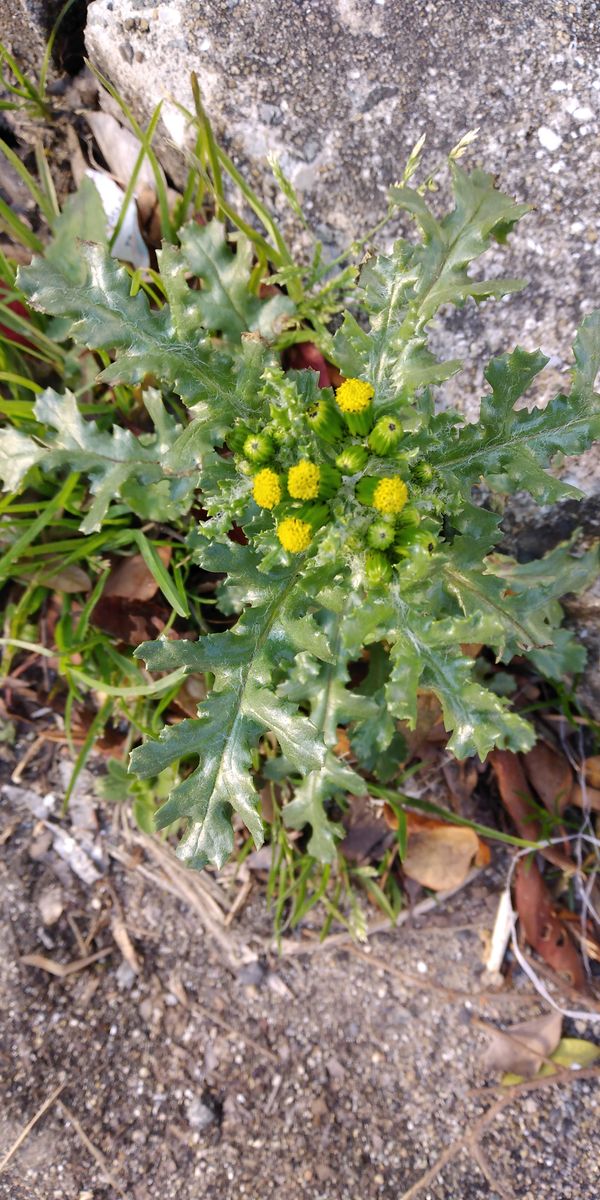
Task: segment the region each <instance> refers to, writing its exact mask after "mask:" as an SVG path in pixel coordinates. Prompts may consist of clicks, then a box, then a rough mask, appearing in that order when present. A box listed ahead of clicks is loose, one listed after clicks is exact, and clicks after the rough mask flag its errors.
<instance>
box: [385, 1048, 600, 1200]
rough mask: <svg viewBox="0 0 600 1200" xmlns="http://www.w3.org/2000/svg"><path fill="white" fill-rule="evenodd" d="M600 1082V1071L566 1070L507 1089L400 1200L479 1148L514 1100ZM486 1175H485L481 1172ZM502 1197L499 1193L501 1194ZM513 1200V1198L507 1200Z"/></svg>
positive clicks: (429, 1182) (448, 1147) (418, 1190)
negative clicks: (565, 1085)
mask: <svg viewBox="0 0 600 1200" xmlns="http://www.w3.org/2000/svg"><path fill="white" fill-rule="evenodd" d="M598 1078H600V1067H583V1068H582V1069H581V1070H579V1071H571V1070H569V1069H566V1070H563V1071H557V1072H556V1074H555V1075H544V1076H542V1077H540V1078H539V1079H526V1080H525V1081H524V1082H523V1083H516V1084H515V1085H514V1087H511V1088H507V1090H506V1094H505V1095H502V1096H498V1097H497V1099H496V1100H494V1103H493V1104H491V1105H490V1107H489V1108H488V1110H487V1112H485V1113H483V1114H482V1116H481V1117H479V1118H478V1119H477V1120H476V1121H475V1122H474V1124H473V1125H471V1126H470V1128H469V1129H468V1130H467V1132H466V1133H463V1135H462V1137H460V1138H458V1139H457V1140H456V1141H454V1142H452V1144H451V1145H449V1146H447V1147H446V1149H445V1150H444V1151H443V1152H442V1154H440V1156H439V1158H438V1159H437V1161H436V1162H434V1164H433V1166H432V1167H429V1170H427V1171H425V1174H424V1175H421V1178H420V1179H417V1181H416V1183H413V1185H412V1187H410V1188H409V1189H408V1191H407V1192H403V1194H402V1196H400V1197H399V1200H413V1197H414V1196H418V1194H419V1192H421V1191H422V1190H423V1188H425V1187H429V1184H431V1183H433V1181H434V1179H435V1178H436V1176H437V1175H439V1173H440V1171H442V1170H443V1169H444V1167H447V1166H448V1163H450V1162H452V1161H453V1159H455V1158H456V1157H457V1156H458V1155H459V1154H460V1152H461V1150H465V1149H466V1150H469V1151H471V1152H472V1151H473V1147H475V1146H478V1145H479V1138H480V1137H481V1134H482V1133H483V1132H484V1130H485V1129H486V1128H487V1126H488V1125H489V1124H491V1122H492V1121H493V1120H495V1118H496V1117H497V1116H498V1115H499V1113H501V1112H502V1111H503V1110H504V1109H505V1108H508V1105H509V1104H512V1102H513V1100H515V1099H516V1098H517V1097H519V1096H522V1095H524V1094H526V1093H528V1092H533V1091H536V1090H537V1089H538V1088H544V1087H554V1086H555V1085H556V1084H558V1083H576V1082H577V1080H579V1079H598ZM484 1174H485V1172H484ZM495 1186H497V1185H495ZM500 1194H501V1195H502V1193H500ZM510 1200H512V1197H511V1198H510Z"/></svg>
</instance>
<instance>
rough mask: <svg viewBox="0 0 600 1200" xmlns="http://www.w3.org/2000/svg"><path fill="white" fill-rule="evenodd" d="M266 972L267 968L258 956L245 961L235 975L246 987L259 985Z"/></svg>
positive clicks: (263, 979)
mask: <svg viewBox="0 0 600 1200" xmlns="http://www.w3.org/2000/svg"><path fill="white" fill-rule="evenodd" d="M266 974H267V968H266V966H265V964H264V963H263V962H261V960H260V959H259V958H255V959H253V961H252V962H249V963H245V964H244V966H243V967H240V969H239V971H238V973H237V977H238V980H239V982H240V983H243V984H245V985H246V987H248V986H251V987H260V985H261V984H262V983H264V981H265V978H266Z"/></svg>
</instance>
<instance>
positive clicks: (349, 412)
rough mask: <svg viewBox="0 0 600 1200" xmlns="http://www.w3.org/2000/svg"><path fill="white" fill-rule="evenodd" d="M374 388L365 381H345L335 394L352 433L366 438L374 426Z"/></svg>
mask: <svg viewBox="0 0 600 1200" xmlns="http://www.w3.org/2000/svg"><path fill="white" fill-rule="evenodd" d="M374 394H375V393H374V391H373V388H372V387H371V384H370V383H367V382H366V381H365V380H364V379H345V380H344V382H343V383H342V385H341V386H340V387H339V388H338V389H337V391H336V393H335V401H336V404H337V406H338V408H339V410H340V412H341V413H343V416H344V420H345V422H346V425H347V426H348V429H349V430H350V433H355V434H358V435H359V436H360V437H364V435H365V434H366V433H368V432H369V430H370V428H371V425H372V424H373V406H372V404H371V400H372V399H373V396H374Z"/></svg>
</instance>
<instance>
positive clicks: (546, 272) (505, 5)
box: [87, 0, 600, 413]
mask: <svg viewBox="0 0 600 1200" xmlns="http://www.w3.org/2000/svg"><path fill="white" fill-rule="evenodd" d="M87 46H88V50H89V53H90V55H91V57H92V59H93V60H95V61H96V62H97V63H98V65H99V66H100V67H101V68H102V69H103V70H104V71H107V72H108V74H109V75H110V77H111V78H112V80H113V81H114V82H115V83H116V84H117V86H118V87H119V88H120V89H122V90H123V92H124V93H125V94H126V95H127V96H128V97H129V98H131V99H134V100H135V103H136V108H137V109H138V111H144V112H145V113H146V114H149V112H150V111H151V109H152V107H153V106H154V105H155V104H156V103H157V101H158V100H159V99H161V98H163V99H164V98H169V97H171V98H173V99H177V100H179V101H181V102H183V103H185V104H187V105H190V90H189V78H188V77H189V72H190V71H191V70H195V71H196V72H197V74H198V77H199V79H200V83H201V86H202V89H203V93H204V97H205V101H206V106H207V109H208V111H209V113H210V114H211V116H212V118H213V120H214V123H215V126H216V129H217V131H218V133H219V135H220V136H221V137H222V138H223V139H224V141H225V143H226V144H227V146H228V147H229V149H230V150H231V151H232V152H233V153H234V154H235V156H236V158H237V159H238V160H239V161H240V162H242V163H244V164H245V165H246V167H249V168H250V170H251V174H252V177H253V181H254V182H255V184H257V185H258V186H259V187H261V188H262V190H263V192H265V193H266V194H267V198H268V199H270V201H271V202H272V203H275V204H278V203H279V201H278V198H277V194H276V189H275V188H274V187H273V186H272V184H271V182H269V180H268V172H267V171H265V159H266V156H267V154H270V153H275V154H278V155H279V156H280V158H281V162H282V165H283V166H284V168H285V170H286V171H287V172H288V174H289V175H290V176H291V178H292V179H293V181H294V183H295V185H296V187H297V188H298V189H299V190H300V192H301V194H302V198H303V201H304V204H305V207H306V210H307V213H308V215H309V217H310V219H311V220H312V222H313V224H314V227H315V228H316V230H317V232H318V233H319V235H320V236H321V237H322V238H323V239H324V240H325V242H326V243H327V244H328V245H332V246H333V245H335V246H340V245H343V244H345V243H346V242H348V241H350V240H351V239H352V238H353V237H355V236H357V235H358V234H363V233H364V232H366V230H368V228H369V227H370V226H371V225H372V224H374V222H375V221H376V220H377V219H378V217H380V216H381V214H382V213H383V211H384V210H385V194H386V188H387V186H388V185H389V184H390V183H391V182H393V181H394V180H395V179H396V178H397V177H398V175H399V174H400V173H401V170H402V167H403V164H404V162H405V161H406V157H407V155H408V153H409V151H410V149H411V147H412V146H413V145H414V143H415V142H416V140H417V138H418V137H419V136H420V135H421V134H422V133H426V134H427V139H428V153H427V160H426V161H427V164H428V165H429V166H431V165H434V164H435V163H437V161H438V159H439V158H440V156H441V155H442V154H443V153H444V152H446V151H448V150H449V149H450V148H451V147H452V146H453V145H454V144H455V143H456V142H457V141H458V139H459V138H460V136H461V135H462V134H463V133H465V131H466V130H469V129H473V128H475V127H479V131H480V132H479V137H478V140H477V143H476V147H475V149H474V151H473V152H472V153H471V154H470V155H469V158H468V159H467V160H465V161H470V162H474V161H480V162H481V164H482V165H484V166H485V167H486V168H487V169H489V170H490V171H492V172H494V173H496V174H498V176H499V177H500V182H501V184H502V186H503V187H505V188H507V189H508V190H510V191H512V192H513V193H514V194H515V195H516V196H518V197H519V198H520V199H524V200H527V201H529V202H530V203H531V204H534V205H535V206H536V212H535V214H534V215H532V216H530V217H529V218H527V219H526V220H525V221H523V223H522V227H521V229H520V231H518V232H517V233H516V234H515V235H514V237H513V238H512V239H511V242H510V249H509V251H508V253H507V254H506V255H501V254H499V255H497V256H496V258H495V260H494V267H496V264H498V265H499V264H500V262H502V261H503V260H504V262H505V266H504V269H505V270H508V272H509V273H510V274H511V275H514V274H519V275H524V276H526V277H528V278H529V279H530V280H531V287H530V288H529V289H528V290H527V292H526V293H525V294H524V295H522V296H519V297H514V298H512V299H510V301H508V302H506V303H503V304H502V305H500V306H497V305H496V306H494V305H490V304H488V305H486V306H483V308H481V309H480V310H478V311H476V310H474V309H473V311H471V312H470V313H469V319H468V320H467V322H466V323H465V322H464V320H463V317H462V316H461V315H460V314H459V315H458V316H453V317H452V318H450V320H449V322H448V323H447V326H446V329H447V332H448V334H451V335H452V341H453V345H454V350H456V349H458V351H459V353H460V351H461V350H462V351H463V352H464V354H465V357H466V358H467V359H472V358H475V359H476V360H477V362H478V364H479V367H478V368H477V369H474V368H470V369H469V370H468V372H467V374H466V376H462V377H461V391H462V394H463V398H464V396H465V392H467V393H469V396H468V400H466V407H467V410H468V411H469V412H471V413H473V412H474V411H475V406H476V397H477V387H476V385H477V384H478V383H479V380H480V378H481V364H482V363H484V362H485V360H486V358H487V357H489V356H490V355H491V354H492V353H496V352H498V351H502V350H504V349H505V348H507V347H511V346H512V344H514V342H515V341H516V340H520V341H521V342H522V343H523V344H525V345H526V346H532V347H533V346H537V345H540V344H541V346H542V348H543V349H544V350H545V351H546V353H547V354H549V355H550V356H551V359H552V366H553V367H554V368H555V371H556V372H560V371H561V370H562V369H563V368H564V366H565V363H566V362H568V361H569V347H570V344H571V340H572V335H573V332H574V329H575V327H576V325H577V323H578V321H579V320H580V319H581V317H582V315H583V314H584V313H585V312H586V311H588V310H589V309H590V308H592V307H594V306H595V305H597V304H598V303H600V274H599V272H598V255H599V253H600V242H599V241H598V230H597V226H598V211H599V205H598V198H597V179H598V170H599V166H600V147H599V145H598V133H599V130H600V123H599V118H600V62H599V60H598V49H599V46H600V6H599V5H598V4H597V3H594V2H590V0H585V2H583V3H582V2H575V3H569V4H567V3H563V2H561V0H554V2H549V0H530V2H529V3H514V2H506V0H491V2H490V0H462V2H461V3H460V4H457V3H456V0H427V2H425V0H360V2H358V0H317V2H316V3H310V2H307V3H297V0H239V3H233V2H230V0H202V2H201V3H200V2H199V0H165V2H163V3H161V4H159V5H153V4H143V3H140V0H93V2H92V3H91V4H90V6H89V10H88V25H87ZM164 118H165V124H166V127H167V129H168V137H169V138H170V139H171V141H172V142H175V143H180V142H181V140H182V137H183V125H184V123H183V120H182V117H181V115H180V114H179V113H178V112H177V110H176V109H175V108H174V106H173V105H172V104H169V103H168V102H167V103H166V106H165V110H164Z"/></svg>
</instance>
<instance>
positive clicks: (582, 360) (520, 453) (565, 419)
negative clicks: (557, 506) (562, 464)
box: [428, 312, 600, 502]
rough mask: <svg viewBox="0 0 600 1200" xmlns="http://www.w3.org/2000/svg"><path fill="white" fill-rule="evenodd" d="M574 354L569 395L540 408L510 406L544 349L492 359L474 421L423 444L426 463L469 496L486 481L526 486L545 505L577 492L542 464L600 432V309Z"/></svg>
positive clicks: (509, 487)
mask: <svg viewBox="0 0 600 1200" xmlns="http://www.w3.org/2000/svg"><path fill="white" fill-rule="evenodd" d="M574 353H575V369H574V371H573V385H572V388H571V392H570V394H569V395H568V396H567V395H563V394H560V395H558V396H556V397H555V399H554V400H551V401H550V403H549V404H547V405H546V407H545V408H544V409H542V408H533V409H531V410H528V409H526V408H521V409H518V410H515V408H514V405H515V402H516V401H517V400H518V399H520V397H521V396H522V395H523V394H524V392H525V390H526V389H527V387H528V386H529V384H530V383H531V382H532V381H533V379H535V377H536V375H538V374H539V372H540V371H541V370H542V368H543V367H544V365H545V363H546V362H547V359H546V358H545V356H544V355H543V354H541V353H540V352H539V351H535V352H533V353H530V352H528V351H526V350H522V349H520V348H517V349H516V350H513V352H512V354H506V355H502V356H501V357H500V358H495V359H493V360H492V362H491V363H490V365H489V367H488V368H487V370H486V372H485V376H486V379H487V381H488V383H489V384H490V385H491V388H492V391H491V394H490V395H488V396H486V397H485V398H484V400H483V401H482V405H481V415H480V419H479V421H478V422H477V423H476V424H472V425H466V426H463V427H462V428H460V429H458V430H454V431H453V432H451V433H449V434H446V436H445V437H444V438H443V440H442V439H440V441H439V443H438V444H437V445H435V444H434V445H431V444H430V446H429V447H428V453H429V458H430V461H431V462H432V463H434V464H435V465H436V466H437V467H438V469H439V471H440V474H441V475H442V477H444V478H445V479H446V481H447V482H448V483H449V484H450V486H452V487H453V488H454V487H458V488H459V489H460V490H461V491H462V493H463V494H464V495H467V494H468V493H469V491H470V488H471V486H472V484H474V483H477V482H478V481H479V480H480V479H482V478H484V479H486V480H487V481H488V483H490V484H491V486H492V487H494V488H495V489H496V490H498V491H503V492H512V491H516V490H517V489H524V490H527V491H529V492H530V493H531V494H532V495H533V496H535V497H536V499H538V500H541V501H545V502H551V501H554V500H557V499H560V498H561V497H562V496H572V495H575V496H579V495H581V492H580V491H578V489H577V488H574V487H571V486H570V485H569V484H565V483H562V482H561V481H560V480H558V479H555V478H553V476H551V475H549V474H548V473H547V470H546V468H547V467H548V466H549V465H550V463H551V461H552V458H553V457H554V456H555V455H557V454H579V453H581V451H582V450H585V449H587V447H588V446H589V445H590V444H591V443H592V442H593V441H594V440H595V439H596V438H598V437H599V436H600V396H599V395H598V394H597V393H596V392H594V380H595V377H596V374H597V372H598V370H599V368H600V313H598V312H594V313H591V314H590V315H589V316H588V317H586V318H585V320H584V321H583V323H582V325H581V328H580V329H579V331H578V334H577V338H576V340H575V344H574Z"/></svg>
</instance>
